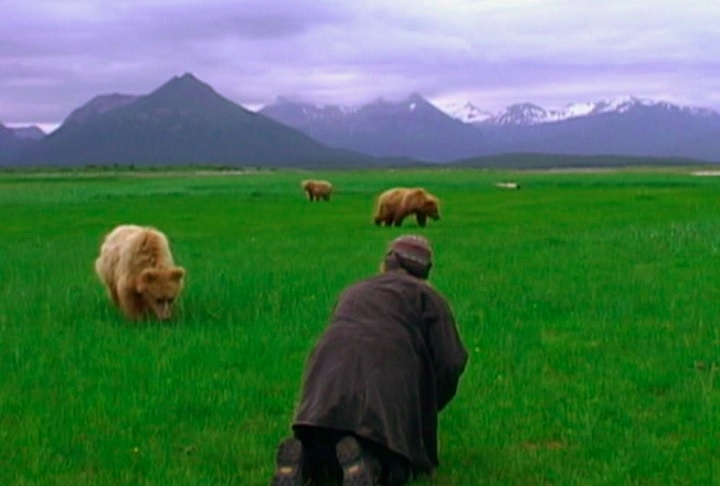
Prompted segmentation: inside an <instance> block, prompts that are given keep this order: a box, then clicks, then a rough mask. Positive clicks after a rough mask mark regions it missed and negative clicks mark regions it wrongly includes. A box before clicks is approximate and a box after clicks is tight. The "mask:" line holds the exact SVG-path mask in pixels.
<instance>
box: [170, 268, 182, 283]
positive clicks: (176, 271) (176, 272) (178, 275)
mask: <svg viewBox="0 0 720 486" xmlns="http://www.w3.org/2000/svg"><path fill="white" fill-rule="evenodd" d="M168 275H169V276H170V280H175V281H176V282H179V281H180V279H182V278H183V277H184V276H185V269H184V268H183V267H175V268H173V269H172V270H170V273H169V274H168Z"/></svg>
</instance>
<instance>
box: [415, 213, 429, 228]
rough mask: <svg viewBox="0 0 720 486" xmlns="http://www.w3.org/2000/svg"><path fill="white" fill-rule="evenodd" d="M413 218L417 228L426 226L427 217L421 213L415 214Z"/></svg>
mask: <svg viewBox="0 0 720 486" xmlns="http://www.w3.org/2000/svg"><path fill="white" fill-rule="evenodd" d="M415 218H416V219H417V224H418V226H420V227H421V228H424V227H425V225H426V224H427V216H426V215H425V214H423V213H415Z"/></svg>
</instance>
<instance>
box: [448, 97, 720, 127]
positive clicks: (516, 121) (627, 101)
mask: <svg viewBox="0 0 720 486" xmlns="http://www.w3.org/2000/svg"><path fill="white" fill-rule="evenodd" d="M438 107H439V108H440V109H441V110H443V111H444V112H445V113H447V114H448V115H449V116H451V117H453V118H455V119H457V120H460V121H462V122H463V123H470V124H473V125H500V126H512V125H519V126H524V125H537V124H541V123H552V122H559V121H563V120H569V119H572V118H578V117H585V116H592V115H601V114H608V113H616V114H620V113H628V112H630V111H632V110H635V109H640V108H650V109H657V110H663V111H667V112H671V113H676V114H684V115H691V116H697V117H716V116H720V114H719V113H718V112H716V111H714V110H710V109H707V108H696V107H687V106H679V105H675V104H672V103H668V102H666V101H654V100H650V99H644V98H637V97H635V96H623V97H619V98H614V99H611V100H601V101H596V102H585V103H571V104H568V105H565V106H563V107H561V108H558V109H545V108H542V107H540V106H538V105H535V104H533V103H517V104H513V105H510V106H508V107H507V108H505V109H504V110H503V111H501V112H498V113H489V112H487V111H482V110H480V109H479V108H477V107H476V106H475V105H474V104H473V103H472V102H469V101H468V102H464V103H463V102H456V101H451V102H447V103H444V104H442V105H438ZM478 114H482V115H478Z"/></svg>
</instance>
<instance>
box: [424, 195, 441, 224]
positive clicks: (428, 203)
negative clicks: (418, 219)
mask: <svg viewBox="0 0 720 486" xmlns="http://www.w3.org/2000/svg"><path fill="white" fill-rule="evenodd" d="M422 210H423V213H424V214H425V215H427V217H428V218H431V219H433V220H434V221H437V220H439V219H440V208H439V205H438V200H437V198H435V197H428V198H427V199H426V200H425V202H423V205H422Z"/></svg>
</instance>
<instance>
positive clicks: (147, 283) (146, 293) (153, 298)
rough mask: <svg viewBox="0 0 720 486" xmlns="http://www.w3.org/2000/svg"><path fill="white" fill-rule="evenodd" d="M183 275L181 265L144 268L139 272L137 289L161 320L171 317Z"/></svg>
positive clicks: (180, 288)
mask: <svg viewBox="0 0 720 486" xmlns="http://www.w3.org/2000/svg"><path fill="white" fill-rule="evenodd" d="M184 276H185V269H184V268H182V267H170V268H146V269H145V270H143V271H142V273H140V277H139V279H138V286H137V291H138V293H139V294H140V295H141V296H142V298H143V300H144V301H145V303H146V304H147V306H148V307H149V308H150V309H152V311H153V313H155V316H156V317H157V318H158V319H160V320H161V321H164V320H166V319H170V317H172V308H173V303H174V302H175V299H176V298H177V296H178V295H180V291H181V290H182V288H183V277H184Z"/></svg>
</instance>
